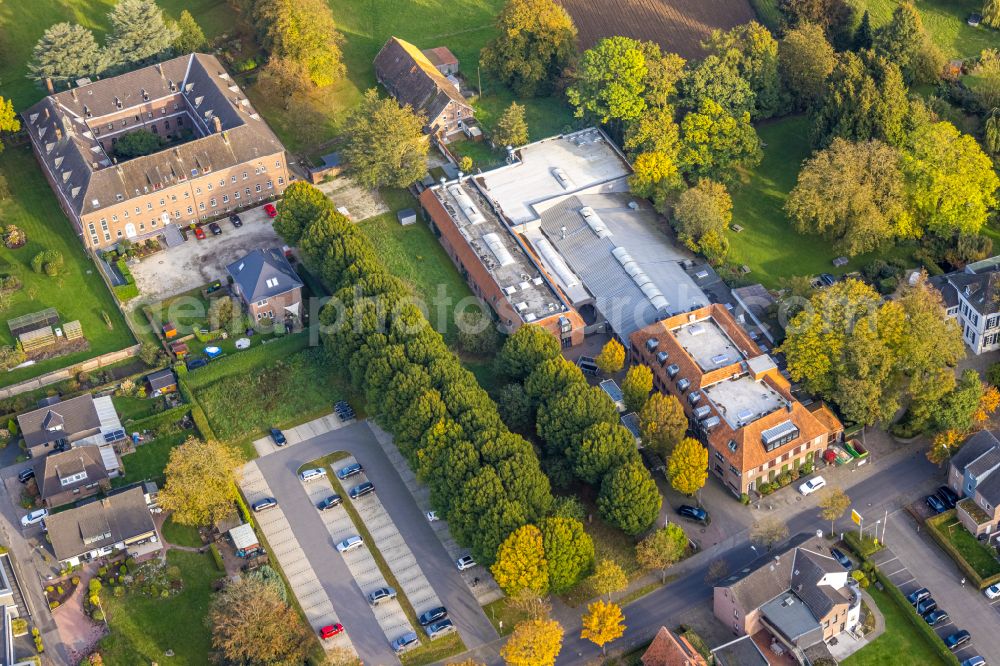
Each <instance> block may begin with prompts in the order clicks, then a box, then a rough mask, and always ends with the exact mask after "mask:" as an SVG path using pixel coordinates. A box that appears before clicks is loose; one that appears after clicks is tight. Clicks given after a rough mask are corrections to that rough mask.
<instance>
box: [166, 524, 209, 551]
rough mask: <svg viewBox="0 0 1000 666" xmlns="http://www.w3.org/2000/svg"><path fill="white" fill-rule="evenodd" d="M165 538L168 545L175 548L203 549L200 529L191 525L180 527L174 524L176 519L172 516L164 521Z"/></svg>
mask: <svg viewBox="0 0 1000 666" xmlns="http://www.w3.org/2000/svg"><path fill="white" fill-rule="evenodd" d="M163 538H164V539H166V540H167V543H171V544H173V545H175V546H187V547H188V548H201V547H202V546H203V545H204V544H203V543H202V542H201V536H200V535H199V534H198V528H197V527H192V526H191V525H179V524H177V523H175V522H174V517H173V516H170V517H169V518H167V519H166V520H165V521H163Z"/></svg>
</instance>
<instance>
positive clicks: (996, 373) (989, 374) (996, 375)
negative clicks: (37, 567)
mask: <svg viewBox="0 0 1000 666" xmlns="http://www.w3.org/2000/svg"><path fill="white" fill-rule="evenodd" d="M986 381H988V382H989V383H990V384H993V386H1000V363H994V364H993V365H991V366H990V367H989V368H988V369H987V370H986ZM8 430H10V428H9V427H8ZM11 432H12V433H13V432H14V431H13V430H11Z"/></svg>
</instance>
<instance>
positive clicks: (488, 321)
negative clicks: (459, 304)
mask: <svg viewBox="0 0 1000 666" xmlns="http://www.w3.org/2000/svg"><path fill="white" fill-rule="evenodd" d="M455 325H456V326H457V327H458V346H459V347H461V348H462V350H463V351H464V352H465V353H467V354H471V355H473V356H486V355H493V354H494V353H495V352H496V350H497V347H499V346H500V334H499V333H498V332H497V328H496V325H495V323H494V321H493V318H492V317H491V316H490V314H489V312H483V310H481V309H479V308H475V309H473V310H465V311H464V312H459V313H458V315H457V316H456V317H455Z"/></svg>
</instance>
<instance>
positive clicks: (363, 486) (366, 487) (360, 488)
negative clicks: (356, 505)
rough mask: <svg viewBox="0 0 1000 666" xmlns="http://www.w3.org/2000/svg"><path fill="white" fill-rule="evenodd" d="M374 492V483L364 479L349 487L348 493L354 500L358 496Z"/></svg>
mask: <svg viewBox="0 0 1000 666" xmlns="http://www.w3.org/2000/svg"><path fill="white" fill-rule="evenodd" d="M373 492H375V484H374V483H372V482H371V481H365V482H364V483H359V484H358V485H356V486H354V487H353V488H351V492H350V493H348V494H349V495H350V496H351V499H352V500H356V499H358V498H359V497H364V496H365V495H368V494H370V493H373Z"/></svg>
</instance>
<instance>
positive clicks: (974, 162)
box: [903, 122, 1000, 236]
mask: <svg viewBox="0 0 1000 666" xmlns="http://www.w3.org/2000/svg"><path fill="white" fill-rule="evenodd" d="M911 142H912V148H911V149H910V150H909V151H907V152H904V154H903V174H904V178H905V180H906V189H907V194H908V198H909V201H910V206H911V209H912V210H913V213H914V216H915V217H916V221H917V223H918V224H919V225H920V226H921V227H922V228H924V229H927V230H928V231H933V232H935V233H937V234H939V235H943V236H950V235H951V234H952V233H954V232H955V231H962V232H965V233H976V232H978V231H979V229H981V228H982V226H983V224H985V223H986V220H987V219H988V217H989V215H990V212H991V211H992V210H993V209H994V208H995V207H996V205H997V200H996V197H995V192H996V190H997V188H998V187H1000V178H998V177H997V174H996V172H995V171H994V170H993V164H992V162H991V161H990V158H989V157H988V156H987V155H986V154H985V153H984V152H983V151H982V149H981V148H980V147H979V145H978V144H977V143H976V140H975V139H973V138H972V137H971V136H969V135H967V134H962V133H961V132H959V131H958V130H957V129H956V128H955V126H954V125H952V124H951V123H949V122H938V123H930V124H925V125H921V126H919V127H918V128H917V129H916V130H915V131H914V133H913V136H912V138H911Z"/></svg>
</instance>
